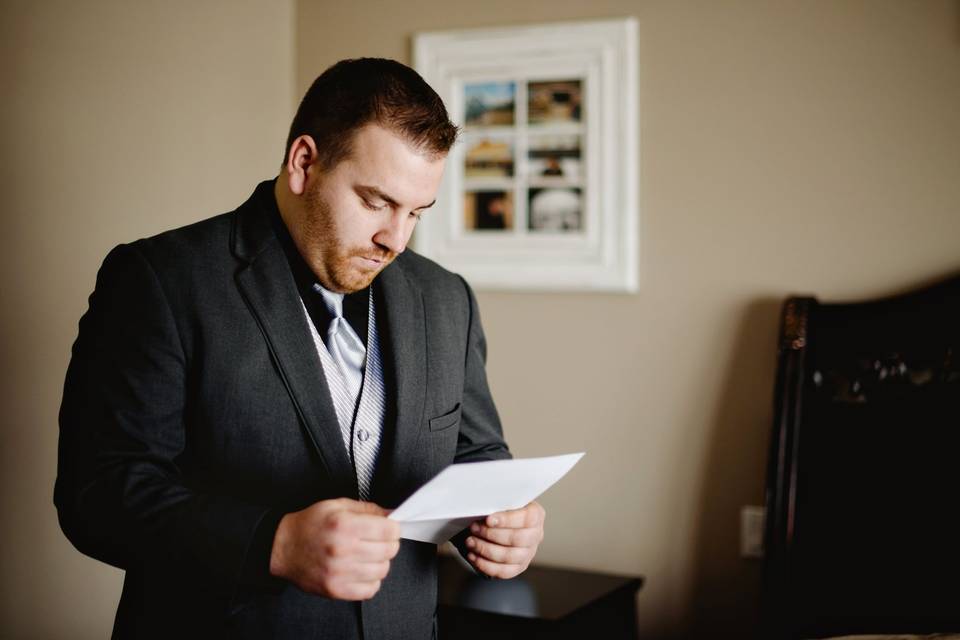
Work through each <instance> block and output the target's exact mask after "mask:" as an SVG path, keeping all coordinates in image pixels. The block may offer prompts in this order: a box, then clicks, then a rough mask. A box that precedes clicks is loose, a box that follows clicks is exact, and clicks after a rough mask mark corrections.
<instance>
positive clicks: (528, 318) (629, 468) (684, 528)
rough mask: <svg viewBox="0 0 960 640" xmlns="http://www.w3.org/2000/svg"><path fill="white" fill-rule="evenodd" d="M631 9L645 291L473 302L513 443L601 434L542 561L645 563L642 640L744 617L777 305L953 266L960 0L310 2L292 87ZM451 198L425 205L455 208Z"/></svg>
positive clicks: (959, 137)
mask: <svg viewBox="0 0 960 640" xmlns="http://www.w3.org/2000/svg"><path fill="white" fill-rule="evenodd" d="M629 15H632V16H636V17H637V18H638V20H639V25H640V26H639V29H640V33H639V36H640V38H639V56H640V60H639V63H640V109H641V121H640V131H641V134H640V137H641V144H640V150H641V154H640V155H641V167H640V175H638V176H637V180H639V184H640V203H641V224H640V226H641V231H642V237H641V247H642V256H641V263H642V273H641V281H642V285H641V290H640V292H639V294H637V295H635V296H618V295H570V294H568V295H563V294H541V295H526V294H508V293H481V294H480V296H479V297H480V305H481V310H482V313H483V315H484V321H485V326H486V329H487V333H488V338H489V343H490V361H489V373H490V377H491V381H492V386H493V389H494V392H495V394H496V398H497V401H498V404H499V407H500V410H501V413H502V417H503V419H504V423H505V425H506V429H507V435H508V437H509V440H510V442H511V444H512V446H513V448H514V450H515V452H516V453H518V454H520V455H539V454H546V453H559V452H567V451H577V450H586V451H587V452H588V453H587V456H586V457H585V458H584V460H583V462H582V463H581V464H580V465H579V466H578V467H577V468H576V469H575V470H574V471H573V472H572V473H571V475H570V476H569V477H568V478H566V479H565V480H563V481H562V483H561V484H559V485H558V486H557V487H556V488H555V489H553V490H552V491H550V492H549V493H548V494H547V495H546V496H545V498H544V500H543V502H544V504H545V505H546V507H547V510H548V513H549V515H548V531H547V538H546V541H545V543H544V545H543V548H542V552H541V555H540V558H541V560H542V561H543V562H549V563H554V564H563V565H573V566H579V567H589V568H595V569H603V570H609V571H624V572H637V573H642V574H644V575H646V577H647V580H648V582H647V586H646V587H645V588H644V589H643V592H642V594H641V597H640V598H639V601H638V604H639V606H640V617H641V626H642V628H643V629H644V630H645V631H647V632H648V633H650V634H651V635H658V634H664V635H666V634H679V633H681V632H682V631H685V630H690V629H693V628H697V629H701V630H703V631H704V632H705V633H704V635H707V636H713V637H717V636H719V635H722V633H721V631H726V632H727V633H728V634H732V633H733V632H734V631H735V630H740V629H743V628H746V627H748V626H749V625H750V624H751V622H752V621H753V618H754V615H755V611H756V607H755V599H756V597H757V593H758V585H759V565H758V564H757V563H756V562H755V561H754V562H747V561H742V560H740V559H739V558H738V518H739V508H740V506H741V505H743V504H750V503H758V502H759V501H761V500H762V495H763V480H764V477H763V476H764V464H765V459H766V446H767V441H768V431H769V427H770V420H771V413H772V409H771V402H772V399H771V397H772V386H773V370H774V354H775V352H774V347H775V340H776V323H777V313H778V307H779V301H780V300H781V299H782V298H783V297H784V296H786V295H788V294H789V293H792V292H813V293H816V294H819V295H821V296H823V297H826V298H830V299H848V298H860V297H864V296H873V295H877V294H884V293H889V292H892V291H897V290H900V289H902V288H904V287H907V286H910V285H912V284H915V283H918V282H924V281H927V280H928V279H930V278H933V277H936V276H938V275H940V274H944V273H945V272H949V271H953V270H956V269H958V268H960V8H958V3H957V2H918V1H914V2H902V1H897V2H881V1H866V0H864V1H859V2H853V1H841V0H836V1H834V0H831V1H795V2H780V1H778V2H770V1H769V0H756V1H746V0H744V1H723V2H717V1H716V0H703V1H691V0H683V1H675V0H668V1H663V2H654V1H649V2H646V1H637V0H594V1H592V2H583V1H582V0H538V1H525V2H518V1H517V0H484V1H483V2H476V1H470V2H467V1H457V2H450V1H448V0H421V1H419V2H412V3H410V2H408V3H394V2H359V3H346V2H344V3H329V2H310V1H306V0H304V1H301V2H300V3H299V5H298V18H297V29H298V35H299V38H298V40H299V46H298V50H297V51H298V64H297V85H298V86H297V88H298V90H303V89H304V88H305V87H306V86H307V84H308V83H309V81H310V80H311V79H312V78H313V76H314V75H315V74H317V73H318V72H319V71H321V70H322V69H323V68H324V67H325V66H326V65H328V64H330V63H332V62H334V61H336V60H337V59H339V58H343V57H346V56H358V55H380V56H387V57H394V58H398V59H400V60H407V61H409V60H410V53H411V48H410V47H411V36H412V34H414V33H415V32H417V31H421V30H433V29H448V28H464V27H477V26H497V25H509V24H523V23H536V22H544V21H554V20H567V19H579V18H598V17H616V16H629ZM440 213H441V212H431V213H430V214H429V215H438V214H440Z"/></svg>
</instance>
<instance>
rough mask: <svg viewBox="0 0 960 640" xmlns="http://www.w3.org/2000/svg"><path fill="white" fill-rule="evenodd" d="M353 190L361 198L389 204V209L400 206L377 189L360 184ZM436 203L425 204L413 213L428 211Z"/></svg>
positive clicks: (434, 201)
mask: <svg viewBox="0 0 960 640" xmlns="http://www.w3.org/2000/svg"><path fill="white" fill-rule="evenodd" d="M355 188H356V190H357V191H358V192H359V193H360V195H361V196H364V197H367V198H379V199H380V200H383V201H384V202H386V203H387V204H389V205H390V206H391V207H398V206H400V203H398V202H397V201H396V200H394V199H393V198H391V197H390V196H389V195H387V194H386V193H384V192H383V191H382V190H381V189H380V188H379V187H375V186H372V185H363V184H361V185H357V186H356V187H355ZM436 203H437V201H436V200H433V202H431V203H430V204H425V205H423V206H421V207H417V208H415V209H414V211H422V210H423V209H429V208H430V207H432V206H433V205H435V204H436Z"/></svg>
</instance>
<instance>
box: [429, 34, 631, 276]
mask: <svg viewBox="0 0 960 640" xmlns="http://www.w3.org/2000/svg"><path fill="white" fill-rule="evenodd" d="M414 65H415V67H416V69H417V71H418V72H419V73H420V74H421V75H422V76H423V77H424V79H425V80H426V81H427V82H428V83H430V85H431V86H432V87H433V88H434V89H435V90H436V91H437V93H438V94H439V95H440V97H441V98H443V101H444V103H445V104H446V106H447V110H448V111H449V113H450V117H451V119H452V120H453V121H454V122H456V123H457V124H458V125H459V126H460V127H461V129H462V133H461V137H460V140H459V141H458V142H457V144H456V145H454V147H453V149H451V151H450V155H449V157H448V159H447V167H446V171H445V173H444V179H443V183H442V185H441V189H440V193H439V194H438V196H437V205H436V211H432V212H427V213H426V214H425V215H424V216H423V218H422V220H421V221H420V223H419V224H418V228H417V231H416V233H415V235H414V247H415V249H416V250H417V251H418V252H420V253H422V254H423V255H425V256H427V257H429V258H431V259H433V260H436V261H437V262H439V263H440V264H442V265H443V266H445V267H447V268H448V269H451V270H452V271H456V272H458V273H460V274H462V275H463V276H464V277H466V278H467V280H469V281H470V283H471V284H472V285H473V286H475V287H477V288H479V289H493V290H541V291H551V290H553V291H619V292H633V291H636V290H637V288H638V284H639V273H638V255H637V250H638V244H639V237H638V236H639V205H638V203H639V200H638V186H637V183H638V181H639V170H638V158H637V147H638V115H637V66H638V63H637V23H636V20H635V19H633V18H624V19H616V20H596V21H584V22H569V23H556V24H544V25H534V26H523V27H505V28H492V29H470V30H459V31H440V32H425V33H418V34H416V35H415V37H414Z"/></svg>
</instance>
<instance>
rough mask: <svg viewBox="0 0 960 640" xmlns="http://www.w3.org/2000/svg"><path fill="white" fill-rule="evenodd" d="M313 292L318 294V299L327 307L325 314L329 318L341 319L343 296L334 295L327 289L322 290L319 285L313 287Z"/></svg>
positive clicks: (340, 294)
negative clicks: (327, 314) (328, 315)
mask: <svg viewBox="0 0 960 640" xmlns="http://www.w3.org/2000/svg"><path fill="white" fill-rule="evenodd" d="M313 290H314V291H316V292H317V293H319V294H320V297H321V298H323V304H324V305H325V306H326V307H327V312H328V313H329V314H330V317H331V318H333V319H337V318H342V317H343V294H342V293H334V292H333V291H330V290H328V289H324V288H323V287H322V286H320V285H319V284H314V285H313Z"/></svg>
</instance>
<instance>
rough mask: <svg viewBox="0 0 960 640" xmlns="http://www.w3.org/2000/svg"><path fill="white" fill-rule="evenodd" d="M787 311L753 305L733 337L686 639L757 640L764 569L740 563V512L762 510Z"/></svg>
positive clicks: (709, 456) (704, 496) (707, 475)
mask: <svg viewBox="0 0 960 640" xmlns="http://www.w3.org/2000/svg"><path fill="white" fill-rule="evenodd" d="M782 303H783V300H782V299H774V298H762V299H759V300H756V301H754V302H752V303H749V304H748V305H747V306H746V308H745V309H744V310H743V314H742V317H741V320H740V322H739V329H738V331H737V333H736V335H734V336H732V337H733V344H732V349H731V350H730V354H731V355H730V361H729V362H728V363H727V364H726V367H725V369H726V372H727V374H726V380H725V381H724V383H723V385H722V387H721V393H720V396H719V404H718V406H717V407H716V410H715V412H714V416H715V419H714V423H713V426H712V428H711V431H710V434H709V436H708V444H707V447H706V450H705V459H704V460H703V461H702V465H701V469H703V474H704V475H703V477H702V481H701V482H702V486H701V490H700V502H699V505H698V510H697V518H698V524H697V526H696V529H695V533H694V536H695V537H694V549H695V551H694V553H695V558H694V562H693V572H694V573H693V578H694V580H693V585H694V591H693V594H692V603H691V604H692V608H691V614H692V615H691V621H690V629H689V634H690V635H689V636H688V637H694V638H715V637H718V636H726V637H736V638H752V637H756V630H757V628H758V626H759V620H760V586H761V585H760V582H761V570H762V561H761V560H757V559H742V558H741V557H740V508H741V506H743V505H746V504H763V494H764V482H765V474H766V463H767V448H768V443H769V440H770V425H771V421H772V416H773V389H774V377H775V375H776V347H777V329H778V324H779V317H780V306H781V304H782Z"/></svg>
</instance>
